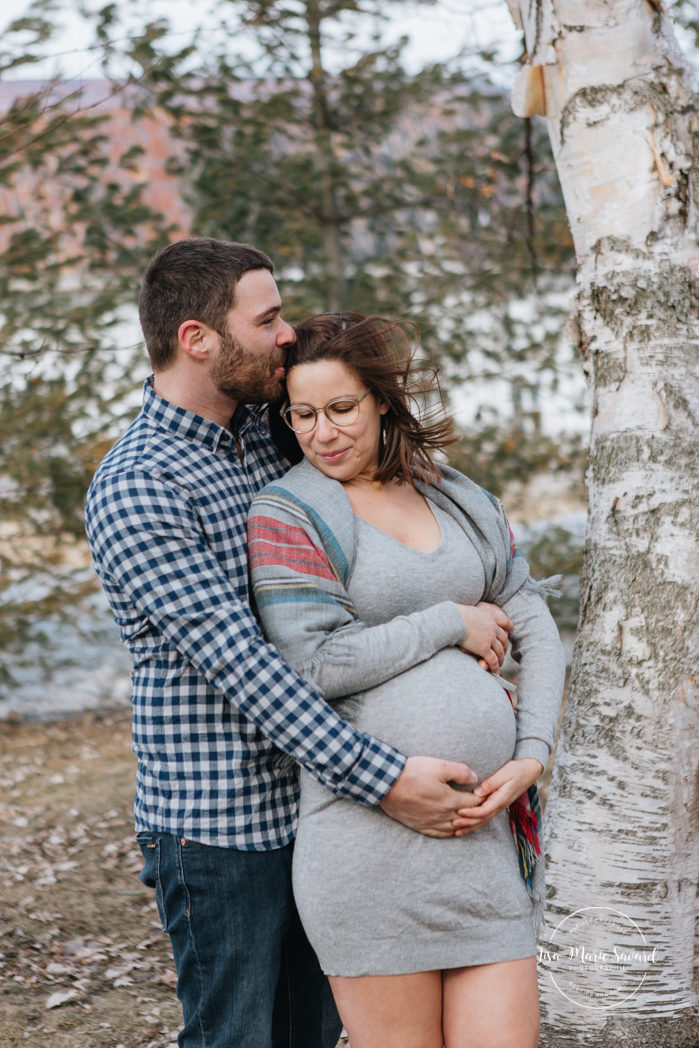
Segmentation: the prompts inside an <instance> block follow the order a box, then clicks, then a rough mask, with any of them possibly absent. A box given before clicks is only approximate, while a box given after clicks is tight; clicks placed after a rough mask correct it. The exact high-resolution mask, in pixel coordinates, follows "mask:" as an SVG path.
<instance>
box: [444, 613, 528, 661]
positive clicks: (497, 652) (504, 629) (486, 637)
mask: <svg viewBox="0 0 699 1048" xmlns="http://www.w3.org/2000/svg"><path fill="white" fill-rule="evenodd" d="M456 606H457V608H458V609H459V611H460V612H461V618H462V619H463V620H464V625H465V626H466V639H465V640H464V642H463V644H460V645H459V647H460V648H461V650H462V651H465V652H466V653H467V654H468V655H478V656H480V658H479V659H478V664H479V665H480V666H483V669H489V670H492V672H493V673H497V672H498V670H499V669H500V667H501V666H502V664H503V662H504V661H505V654H506V653H507V645H508V643H509V638H508V636H507V634H508V633H511V632H512V630H513V629H514V625H513V623H512V620H511V619H509V618H508V617H507V615H506V614H505V612H504V611H503V610H502V608H499V607H498V606H497V604H487V603H486V602H485V601H481V602H480V603H479V604H476V605H475V607H474V606H473V605H471V604H457V605H456Z"/></svg>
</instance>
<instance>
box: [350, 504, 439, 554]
mask: <svg viewBox="0 0 699 1048" xmlns="http://www.w3.org/2000/svg"><path fill="white" fill-rule="evenodd" d="M425 501H426V502H427V505H428V508H429V510H430V512H431V513H432V516H433V517H434V519H435V520H436V522H437V527H438V528H439V544H438V545H437V546H435V548H434V549H432V550H429V551H427V552H425V550H422V549H416V548H415V546H409V545H408V544H407V543H406V542H401V540H400V539H397V538H396V537H395V535H391V534H390V533H389V532H388V531H384V530H383V528H379V527H377V526H376V524H372V523H371V521H369V520H366V519H365V518H364V517H360V516H359V514H358V513H354V511H352V512H353V516H354V517H355V519H356V520H358V521H361V523H362V524H366V526H367V527H368V528H371V529H372V531H377V532H378V533H379V535H383V536H384V538H387V539H388V540H389V542H394V543H396V544H397V545H399V546H400V547H401V548H402V549H406V550H410V552H411V553H417V555H418V557H435V556H436V555H437V554H438V553H441V552H442V551H443V549H444V546H445V541H444V530H445V529H444V525H443V523H442V522H441V521H440V519H439V517H438V516H437V514H438V513H439V514H442V510H441V509H440V508H439V507H438V506H435V505H434V503H432V502H430V500H429V499H427V498H426V499H425Z"/></svg>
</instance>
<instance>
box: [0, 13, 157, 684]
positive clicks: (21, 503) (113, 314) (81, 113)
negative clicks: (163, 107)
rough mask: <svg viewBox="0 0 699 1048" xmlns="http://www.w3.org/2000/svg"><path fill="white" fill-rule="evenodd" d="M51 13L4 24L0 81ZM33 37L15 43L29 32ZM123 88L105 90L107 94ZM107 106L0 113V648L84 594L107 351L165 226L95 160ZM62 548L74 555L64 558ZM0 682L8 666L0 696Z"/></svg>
mask: <svg viewBox="0 0 699 1048" xmlns="http://www.w3.org/2000/svg"><path fill="white" fill-rule="evenodd" d="M50 11H51V5H50V4H48V3H43V2H40V3H38V4H35V5H33V7H32V8H30V10H29V12H28V14H27V16H26V17H24V18H22V19H18V20H16V21H15V22H14V23H12V24H11V25H10V26H9V28H8V30H7V31H6V33H5V37H4V41H3V43H4V49H3V51H2V53H0V75H2V74H4V73H5V74H6V73H7V72H9V71H10V70H13V69H16V68H17V67H18V66H20V65H31V64H32V63H33V62H35V61H37V60H39V58H40V56H41V50H40V49H41V45H44V44H45V43H46V42H47V41H49V40H50V39H51V36H52V33H53V31H54V26H53V24H52V22H51V20H50V18H49V17H48V15H49V14H50ZM28 34H29V35H30V42H29V43H28V44H27V42H26V41H27V36H28ZM124 89H125V85H124V84H121V83H115V84H113V85H111V87H110V85H109V84H108V83H106V84H105V91H104V94H105V95H109V93H110V91H111V93H115V92H116V91H123V90H124ZM107 119H108V117H107V114H106V113H104V112H101V113H100V112H95V111H94V109H93V108H88V107H87V105H86V104H85V103H84V102H83V101H82V97H81V93H80V92H79V91H78V92H72V91H70V90H68V89H67V88H66V87H65V86H64V85H62V84H61V83H60V82H57V81H53V82H50V83H45V84H40V85H37V88H36V89H35V90H30V91H29V92H28V93H25V94H24V95H22V96H16V97H14V99H13V101H12V103H11V105H10V106H9V107H8V108H7V110H6V111H5V112H4V113H2V115H1V117H0V190H1V191H4V197H5V199H6V200H7V201H11V202H12V203H13V205H14V207H13V208H12V209H9V208H8V210H7V211H6V213H5V215H4V216H3V219H2V228H0V234H1V235H2V240H1V241H0V243H1V244H2V249H1V250H0V448H1V449H2V452H1V455H2V458H1V461H0V520H1V521H2V530H1V531H0V648H2V650H3V651H4V652H5V653H6V654H11V653H12V652H19V651H21V649H22V648H24V647H25V646H26V645H27V643H28V642H29V641H30V640H31V639H32V638H33V637H37V636H40V635H41V634H42V633H45V629H44V620H45V619H46V617H47V616H48V617H51V616H59V617H60V616H66V615H69V614H70V613H71V610H72V609H74V608H75V607H77V606H78V605H79V604H80V602H81V600H82V599H83V598H84V597H85V596H86V595H87V594H88V593H90V592H91V591H92V590H93V589H94V580H93V579H92V577H91V576H90V575H89V573H86V572H85V570H84V564H85V562H86V560H85V556H84V555H83V554H80V553H78V552H77V549H78V546H79V544H80V543H81V540H82V538H83V537H84V532H83V523H82V505H83V502H84V497H85V491H86V489H87V486H88V484H89V481H90V478H91V476H92V473H93V472H94V469H95V468H96V466H97V463H98V462H99V459H100V458H101V456H102V455H103V454H104V452H105V451H106V450H107V448H108V446H109V443H110V440H111V437H112V434H113V432H114V420H115V416H118V415H119V414H120V413H121V412H123V411H124V410H125V405H124V399H123V398H124V395H125V394H126V393H130V392H131V389H130V387H131V382H130V380H129V374H128V373H129V370H130V366H131V361H132V358H133V354H132V353H130V352H129V351H128V350H127V351H126V352H124V349H123V348H121V349H118V348H117V345H116V343H115V340H114V338H113V337H112V334H111V332H112V331H114V332H115V334H116V333H117V332H118V327H119V324H120V322H121V321H122V319H123V313H122V307H123V306H124V304H125V303H128V302H133V300H134V297H135V293H136V289H137V274H138V272H139V270H140V269H141V267H142V266H143V265H144V263H145V260H146V259H147V258H148V257H149V256H150V254H151V253H152V251H153V250H154V249H155V248H156V247H157V246H159V245H160V244H162V243H163V242H164V237H165V233H166V229H165V226H164V222H163V221H162V219H161V217H160V216H158V215H155V214H153V213H151V212H150V211H149V209H148V208H146V207H145V206H144V204H143V201H142V188H143V187H142V186H141V185H139V184H138V183H137V182H134V181H133V179H132V178H126V177H124V175H125V174H126V173H128V171H129V169H130V168H131V167H132V165H133V164H134V162H135V160H136V159H137V154H138V150H134V149H130V150H129V151H128V152H126V153H125V154H124V155H122V156H121V157H120V158H119V159H118V161H117V163H116V164H113V163H112V164H110V162H109V160H108V156H107V148H106V147H107V144H108V139H107V136H106V134H105V124H106V121H107ZM71 551H72V552H71ZM3 681H4V683H5V684H7V683H9V682H10V681H11V672H10V670H9V668H8V662H7V660H4V663H3V668H2V670H0V687H1V686H2V684H3Z"/></svg>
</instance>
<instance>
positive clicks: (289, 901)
mask: <svg viewBox="0 0 699 1048" xmlns="http://www.w3.org/2000/svg"><path fill="white" fill-rule="evenodd" d="M136 839H137V841H138V843H139V845H140V848H141V851H142V853H143V858H144V862H145V865H144V868H143V870H142V872H141V881H142V882H143V883H144V884H146V885H147V886H148V887H149V888H155V897H156V901H157V904H158V910H159V913H160V919H161V922H162V925H163V931H166V932H167V933H168V935H169V936H170V942H171V944H172V952H173V956H174V958H175V967H176V969H177V976H178V978H177V996H178V997H179V999H180V1002H181V1004H182V1011H183V1014H184V1029H183V1030H182V1032H181V1033H180V1035H179V1037H178V1041H177V1043H178V1045H179V1048H335V1045H336V1044H337V1041H338V1038H339V1036H340V1031H341V1028H342V1024H341V1022H340V1019H339V1017H338V1014H337V1009H336V1008H335V1003H334V1001H333V997H332V993H331V991H330V986H329V984H328V980H327V979H326V978H325V976H324V975H323V973H322V971H321V969H320V965H319V964H318V959H317V957H316V955H315V953H314V951H313V949H312V948H311V945H310V943H309V942H308V939H307V938H306V935H305V933H304V931H303V928H302V926H301V922H300V920H299V916H298V913H297V912H296V907H295V905H294V898H293V895H292V891H291V856H292V849H293V845H291V844H289V845H287V846H286V847H285V848H279V849H275V850H274V851H266V852H247V851H234V850H232V849H229V848H214V847H211V846H210V845H206V844H199V843H197V842H195V841H189V840H185V839H184V838H180V837H173V836H172V835H170V834H166V833H139V834H138V835H137V838H136Z"/></svg>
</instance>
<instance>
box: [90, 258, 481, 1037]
mask: <svg viewBox="0 0 699 1048" xmlns="http://www.w3.org/2000/svg"><path fill="white" fill-rule="evenodd" d="M272 270H273V267H272V263H271V261H270V260H269V258H268V257H267V256H266V255H264V254H263V253H262V252H260V251H257V250H256V249H254V248H252V247H249V246H247V245H243V244H232V243H226V242H222V241H217V240H212V239H208V238H200V239H192V240H184V241H179V242H178V243H175V244H171V245H170V246H169V247H167V248H165V249H164V250H163V251H162V252H160V254H158V255H157V256H156V257H155V258H154V259H153V260H152V261H151V263H150V264H149V266H148V268H147V270H146V273H145V276H144V280H143V287H142V291H141V298H140V304H139V313H140V319H141V324H142V327H143V332H144V336H145V340H146V345H147V348H148V352H149V355H150V360H151V363H152V367H153V372H154V375H153V378H152V380H149V382H147V383H146V386H145V395H144V402H143V410H142V412H141V414H140V415H139V416H138V418H137V419H136V420H135V422H134V423H133V424H132V425H131V427H130V428H129V429H128V431H127V432H126V433H125V434H124V436H123V437H122V438H121V439H120V440H119V441H118V442H117V444H116V445H115V446H114V447H113V448H112V450H111V451H110V452H109V454H108V455H107V456H106V458H105V459H104V461H103V462H102V464H101V465H100V467H99V469H98V471H97V473H96V475H95V478H94V480H93V482H92V485H91V487H90V491H89V493H88V498H87V505H86V527H87V533H88V538H89V541H90V547H91V550H92V554H93V558H94V563H95V568H96V570H97V572H98V574H99V576H100V578H101V580H102V583H103V585H104V588H105V590H106V592H107V595H108V597H109V601H110V603H111V606H112V609H113V611H114V616H115V618H116V621H117V622H118V624H119V626H120V627H121V634H122V639H123V640H124V642H125V643H126V644H127V646H128V647H129V649H130V650H131V652H132V654H133V658H134V669H133V674H132V676H133V707H134V713H133V749H134V751H135V753H136V754H137V757H138V773H137V792H136V799H135V813H136V829H137V836H138V840H139V843H140V846H141V850H142V852H143V856H144V861H145V866H144V870H143V873H142V874H141V878H142V880H143V881H144V883H146V884H148V885H151V886H153V887H155V890H156V899H157V902H158V907H159V911H160V917H161V921H162V925H163V929H164V930H165V931H167V932H168V933H169V935H170V939H171V943H172V949H173V954H174V959H175V965H176V968H177V973H178V996H179V998H180V1000H181V1002H182V1007H183V1013H184V1029H183V1031H182V1033H181V1034H180V1037H179V1044H180V1046H181V1048H233V1046H235V1048H271V1046H272V1045H274V1046H275V1048H277V1046H279V1048H281V1046H285V1048H287V1046H288V1048H291V1046H294V1048H333V1046H334V1045H335V1043H336V1041H337V1038H338V1036H339V1031H340V1024H339V1020H338V1018H337V1013H336V1011H335V1008H334V1005H333V1003H332V998H331V996H330V993H329V990H328V987H327V983H326V981H325V980H324V978H323V976H322V973H321V972H320V970H319V967H318V964H317V961H316V958H315V955H314V954H313V951H312V950H311V948H310V946H309V945H308V943H307V941H306V939H305V936H304V934H303V930H302V928H301V926H300V923H299V921H298V917H297V915H296V912H295V909H294V905H293V897H292V893H291V879H290V867H291V850H292V840H293V835H294V828H295V816H296V805H297V784H296V779H295V777H294V776H293V775H289V774H282V773H280V772H279V770H278V765H277V763H276V761H275V753H276V749H277V748H279V749H282V750H284V751H285V752H286V753H288V754H290V755H291V756H292V757H293V758H294V759H295V760H296V761H298V762H299V763H301V764H303V765H304V766H305V767H306V768H308V769H309V771H310V772H312V774H314V775H315V776H316V777H317V779H318V780H319V781H320V782H322V783H323V785H324V786H325V787H326V788H327V789H328V790H330V791H332V792H333V793H335V794H339V795H342V796H345V797H350V798H353V799H354V800H356V801H357V802H358V803H362V804H369V805H375V804H380V805H381V806H382V807H383V808H384V810H385V811H386V813H387V814H388V815H390V816H392V817H393V818H396V819H399V820H400V821H402V822H404V823H405V824H406V825H408V826H410V827H412V828H413V829H415V830H418V831H421V832H423V833H428V834H433V835H440V836H447V835H451V834H452V833H453V832H454V828H455V827H460V826H461V825H462V823H460V822H459V820H458V819H455V811H456V809H457V808H459V807H463V806H464V797H465V795H464V794H463V793H459V792H457V791H455V790H453V789H452V788H451V787H450V786H449V785H448V782H449V781H450V780H451V781H456V782H459V783H462V784H466V783H472V782H474V781H475V775H473V773H472V772H471V771H470V770H469V769H468V768H466V767H465V766H464V765H460V764H452V763H450V762H447V761H441V760H437V759H433V758H431V757H411V758H410V759H407V760H406V758H405V757H404V756H403V755H402V754H400V753H398V752H396V751H395V750H394V749H393V748H392V747H391V746H388V745H386V744H384V743H383V742H381V741H379V740H377V739H374V738H372V737H370V736H366V735H361V734H359V733H357V732H356V731H354V730H353V729H352V728H351V727H350V726H349V725H348V724H347V723H346V722H345V721H343V720H342V719H341V718H340V717H338V716H337V715H336V714H335V713H334V712H333V710H332V709H331V708H330V707H329V706H328V705H327V704H326V703H325V702H324V701H323V699H322V698H321V697H320V696H319V695H317V694H316V693H314V692H313V690H312V689H311V688H309V686H308V685H307V684H306V683H305V682H304V681H303V680H301V679H300V678H299V677H297V676H296V675H295V674H294V673H293V672H292V671H291V670H290V669H289V668H288V667H287V666H286V665H285V664H284V663H283V662H282V661H281V659H280V657H279V655H278V653H277V652H276V651H275V649H274V648H272V647H271V646H270V645H269V644H267V643H266V642H265V640H264V638H263V637H262V635H261V633H260V630H259V628H258V625H257V623H256V620H255V618H254V616H253V614H252V612H251V609H250V606H249V604H248V596H247V553H246V514H247V510H248V507H249V503H250V501H251V499H252V497H253V495H254V494H255V492H257V491H258V490H259V489H260V488H261V487H263V486H264V485H265V484H267V483H268V482H270V481H271V480H274V479H276V478H277V477H279V476H280V475H281V474H282V473H283V472H285V470H286V469H287V468H288V464H287V463H286V462H285V460H284V459H282V458H281V456H280V455H279V453H278V452H277V451H276V449H275V448H274V446H273V444H272V442H271V440H270V439H269V436H268V434H267V430H266V425H265V416H264V412H263V411H262V409H260V408H250V407H249V406H248V405H262V404H265V403H267V402H269V401H270V400H272V399H274V398H275V397H276V395H277V394H278V392H279V389H280V384H281V382H282V379H283V376H284V357H285V349H286V348H287V347H288V346H289V345H290V344H291V343H292V342H293V340H294V333H293V330H292V329H291V328H290V327H289V325H288V324H286V323H285V322H284V321H283V320H282V318H281V301H280V298H279V293H278V290H277V287H276V284H275V281H274V278H273V275H272ZM341 861H342V857H341V856H338V862H341Z"/></svg>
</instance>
